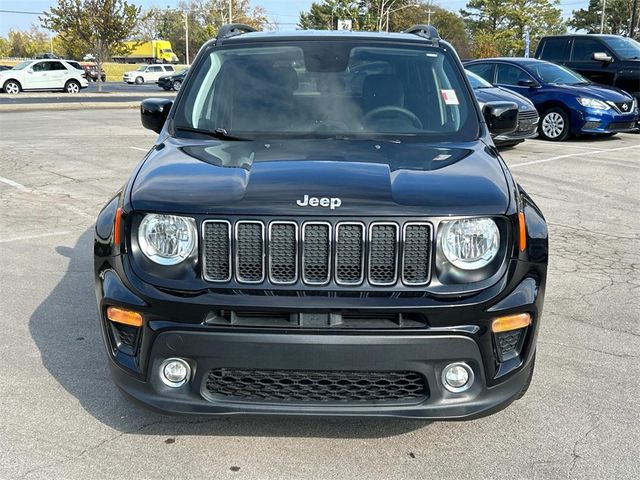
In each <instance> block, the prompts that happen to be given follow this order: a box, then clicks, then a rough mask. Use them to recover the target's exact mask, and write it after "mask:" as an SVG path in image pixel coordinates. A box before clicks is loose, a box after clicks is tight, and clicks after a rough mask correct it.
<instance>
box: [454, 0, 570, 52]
mask: <svg viewBox="0 0 640 480" xmlns="http://www.w3.org/2000/svg"><path fill="white" fill-rule="evenodd" d="M558 5H559V0H470V1H469V3H467V9H463V10H461V11H460V14H461V15H462V16H463V18H464V19H465V22H466V24H467V26H468V28H469V30H470V31H471V33H472V36H473V39H474V47H473V48H474V51H477V52H480V51H483V50H486V49H487V47H489V49H490V50H495V51H497V52H498V54H499V55H521V54H522V53H523V52H524V36H525V31H526V30H528V31H529V37H530V39H531V44H532V49H533V48H534V47H535V44H536V43H537V42H538V41H539V39H540V37H542V36H544V35H553V34H558V33H564V32H565V31H566V28H565V26H564V23H563V21H562V11H561V9H560V8H558ZM476 41H479V42H480V43H481V44H480V45H478V46H476V45H475V42H476ZM491 47H494V48H491Z"/></svg>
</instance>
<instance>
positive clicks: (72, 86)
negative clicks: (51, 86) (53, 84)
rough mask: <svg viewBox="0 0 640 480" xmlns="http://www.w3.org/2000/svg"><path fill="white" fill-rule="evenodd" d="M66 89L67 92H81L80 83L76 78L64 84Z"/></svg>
mask: <svg viewBox="0 0 640 480" xmlns="http://www.w3.org/2000/svg"><path fill="white" fill-rule="evenodd" d="M64 91H65V92H67V93H78V92H80V84H79V83H78V82H76V81H75V80H69V81H68V82H67V83H66V84H65V85H64Z"/></svg>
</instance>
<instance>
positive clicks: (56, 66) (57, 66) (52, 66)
mask: <svg viewBox="0 0 640 480" xmlns="http://www.w3.org/2000/svg"><path fill="white" fill-rule="evenodd" d="M66 69H67V67H65V66H64V65H63V64H62V63H60V62H49V70H66Z"/></svg>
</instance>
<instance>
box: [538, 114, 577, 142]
mask: <svg viewBox="0 0 640 480" xmlns="http://www.w3.org/2000/svg"><path fill="white" fill-rule="evenodd" d="M570 131H571V126H570V125H569V115H568V114H567V112H565V111H564V109H562V108H560V107H552V108H550V109H549V110H547V111H545V112H544V113H543V114H542V116H541V118H540V125H538V133H540V137H542V138H543V139H545V140H551V141H552V142H562V141H564V140H566V139H567V138H569V133H570Z"/></svg>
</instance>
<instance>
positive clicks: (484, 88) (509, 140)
mask: <svg viewBox="0 0 640 480" xmlns="http://www.w3.org/2000/svg"><path fill="white" fill-rule="evenodd" d="M466 74H467V78H468V79H469V83H470V84H471V88H473V93H475V94H476V98H477V99H478V103H480V108H483V107H484V105H486V104H487V103H489V102H513V103H515V104H516V105H518V128H517V129H516V130H515V131H514V132H512V133H506V134H502V135H497V136H494V137H492V138H493V143H495V144H496V146H498V147H512V146H514V145H517V144H518V143H522V142H524V141H525V139H527V138H532V137H535V136H536V135H538V120H539V117H538V111H537V110H536V107H535V106H534V105H533V103H531V101H530V100H528V99H527V98H525V97H523V96H522V95H520V94H518V93H515V92H512V91H510V90H507V89H505V88H500V87H494V86H493V85H491V84H490V83H489V82H487V81H486V80H485V79H484V78H482V77H480V76H478V75H476V74H475V73H473V72H470V71H469V70H467V71H466Z"/></svg>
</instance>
